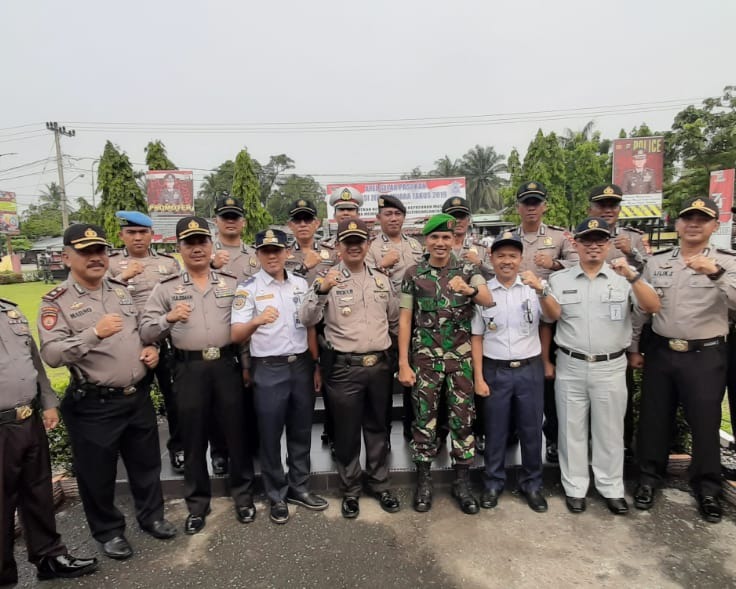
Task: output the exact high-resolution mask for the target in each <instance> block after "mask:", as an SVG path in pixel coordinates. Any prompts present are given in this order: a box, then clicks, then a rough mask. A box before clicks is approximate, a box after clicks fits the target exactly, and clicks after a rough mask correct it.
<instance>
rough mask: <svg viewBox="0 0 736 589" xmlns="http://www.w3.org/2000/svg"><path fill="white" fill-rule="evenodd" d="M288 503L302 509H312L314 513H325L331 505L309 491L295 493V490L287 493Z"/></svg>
mask: <svg viewBox="0 0 736 589" xmlns="http://www.w3.org/2000/svg"><path fill="white" fill-rule="evenodd" d="M286 502H287V503H293V504H294V505H300V506H301V507H306V508H307V509H311V510H312V511H323V510H325V509H327V507H328V506H329V503H327V501H325V499H323V498H322V497H320V496H319V495H315V494H314V493H310V492H309V491H305V492H303V493H299V492H298V491H294V490H293V489H289V491H288V492H287V493H286Z"/></svg>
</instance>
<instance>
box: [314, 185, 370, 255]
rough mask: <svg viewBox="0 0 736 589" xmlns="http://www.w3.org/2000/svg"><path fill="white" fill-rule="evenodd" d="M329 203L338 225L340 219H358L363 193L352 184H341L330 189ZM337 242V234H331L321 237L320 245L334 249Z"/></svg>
mask: <svg viewBox="0 0 736 589" xmlns="http://www.w3.org/2000/svg"><path fill="white" fill-rule="evenodd" d="M330 205H332V207H334V209H335V221H337V223H338V225H339V224H340V222H341V221H345V220H348V219H358V218H359V217H360V207H362V206H363V195H362V194H361V193H360V192H359V191H358V190H356V189H355V188H353V187H352V186H342V187H340V188H336V189H335V190H333V191H332V195H331V196H330ZM337 243H338V239H337V235H333V236H331V237H328V238H326V239H323V240H322V242H321V243H320V247H325V248H327V249H331V250H335V251H336V250H337ZM336 253H337V251H336Z"/></svg>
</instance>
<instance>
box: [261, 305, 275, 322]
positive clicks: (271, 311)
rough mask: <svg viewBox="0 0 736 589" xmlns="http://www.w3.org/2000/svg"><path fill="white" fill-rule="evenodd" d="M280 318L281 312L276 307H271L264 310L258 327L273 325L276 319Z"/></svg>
mask: <svg viewBox="0 0 736 589" xmlns="http://www.w3.org/2000/svg"><path fill="white" fill-rule="evenodd" d="M278 318H279V312H278V309H276V307H272V306H271V305H269V306H268V307H266V308H265V309H264V310H263V313H261V314H260V315H258V317H257V319H258V325H266V324H268V323H273V322H274V321H276V319H278Z"/></svg>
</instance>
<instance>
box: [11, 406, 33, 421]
mask: <svg viewBox="0 0 736 589" xmlns="http://www.w3.org/2000/svg"><path fill="white" fill-rule="evenodd" d="M31 415H33V407H31V406H30V405H21V406H20V407H16V408H15V418H16V419H17V420H18V421H25V420H26V419H28V418H29V417H30V416H31Z"/></svg>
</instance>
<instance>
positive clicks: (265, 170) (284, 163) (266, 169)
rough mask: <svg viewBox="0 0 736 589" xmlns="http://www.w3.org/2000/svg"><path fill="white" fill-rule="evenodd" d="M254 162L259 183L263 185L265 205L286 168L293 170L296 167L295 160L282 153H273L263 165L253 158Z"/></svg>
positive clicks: (262, 200) (262, 195)
mask: <svg viewBox="0 0 736 589" xmlns="http://www.w3.org/2000/svg"><path fill="white" fill-rule="evenodd" d="M253 164H254V166H255V170H256V174H257V175H258V183H259V184H260V186H261V202H262V203H263V204H264V205H265V204H266V203H267V202H268V199H269V197H270V196H271V191H272V190H273V186H274V184H275V183H276V180H277V179H278V177H279V176H280V175H281V174H283V173H284V172H285V171H286V170H291V169H292V168H293V167H294V160H293V159H291V158H290V157H289V156H288V155H286V154H285V153H282V154H279V155H272V156H271V157H270V159H269V160H268V163H267V164H266V165H265V166H261V165H260V164H259V163H258V161H256V160H253Z"/></svg>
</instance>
